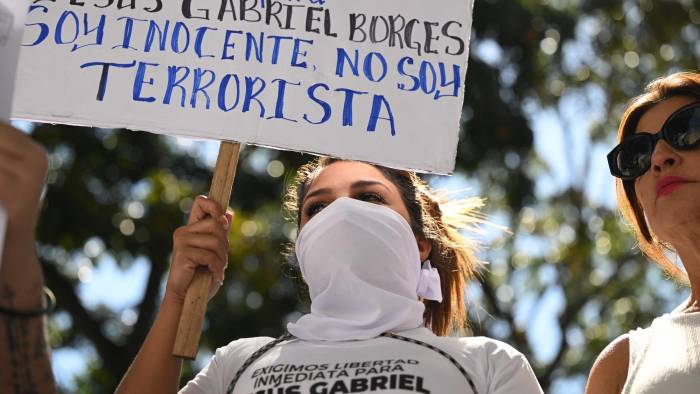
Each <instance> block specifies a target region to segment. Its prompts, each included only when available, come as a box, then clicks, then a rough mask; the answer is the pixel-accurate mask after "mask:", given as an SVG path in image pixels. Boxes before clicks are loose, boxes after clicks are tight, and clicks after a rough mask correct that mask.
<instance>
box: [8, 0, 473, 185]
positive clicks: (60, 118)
mask: <svg viewBox="0 0 700 394" xmlns="http://www.w3.org/2000/svg"><path fill="white" fill-rule="evenodd" d="M471 15H472V0H459V1H445V0H443V1H438V2H435V1H425V0H381V1H378V0H352V1H351V0H196V1H195V0H168V1H166V0H38V1H35V2H33V3H32V5H31V7H30V11H29V14H28V20H27V24H26V26H27V27H26V30H25V34H24V39H23V44H24V47H23V49H22V54H21V56H20V71H19V74H18V84H17V88H16V94H15V106H14V111H13V116H14V117H17V118H22V119H27V120H36V121H44V122H57V123H67V124H78V125H89V126H98V127H109V128H111V127H126V128H130V129H137V130H145V131H151V132H156V133H164V134H174V135H181V136H190V137H204V138H212V139H219V140H232V141H238V142H242V143H248V144H256V145H263V146H271V147H276V148H280V149H289V150H297V151H305V152H312V153H319V154H327V155H331V156H336V157H341V158H347V159H356V160H363V161H368V162H374V163H379V164H384V165H387V166H391V167H399V168H406V169H415V170H421V171H427V172H437V173H451V172H452V171H453V169H454V162H455V156H456V147H457V142H458V134H459V120H460V115H461V110H462V101H463V95H464V90H463V86H464V79H465V77H466V69H467V58H468V50H469V35H470V30H471Z"/></svg>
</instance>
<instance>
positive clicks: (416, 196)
mask: <svg viewBox="0 0 700 394" xmlns="http://www.w3.org/2000/svg"><path fill="white" fill-rule="evenodd" d="M337 161H340V160H338V159H332V158H327V157H323V158H319V159H317V160H315V161H313V162H311V163H308V164H306V165H304V166H302V167H301V168H300V169H299V171H298V172H297V177H296V179H295V181H294V182H293V183H292V184H291V185H290V186H289V188H288V190H287V195H286V197H285V204H284V206H285V209H286V211H287V213H288V216H289V218H290V219H291V220H293V221H295V222H296V223H297V225H298V224H299V223H300V221H301V212H300V208H301V206H302V205H303V201H304V198H305V196H306V193H307V192H308V190H309V187H310V186H311V183H312V182H313V181H314V179H316V177H317V176H318V174H319V173H320V172H321V171H322V170H323V169H324V168H325V167H327V166H329V165H331V164H333V163H334V162H337ZM374 167H375V168H377V169H378V170H379V171H381V172H382V174H383V175H384V176H385V177H386V178H387V179H388V180H389V181H391V182H392V183H393V184H394V185H395V186H396V187H397V188H398V189H399V192H400V193H401V197H402V200H403V202H404V204H405V206H406V208H407V210H408V213H409V216H410V218H411V223H410V225H411V228H412V229H413V232H414V233H415V234H416V236H422V237H425V238H426V239H427V240H428V241H429V242H430V243H431V245H432V250H431V252H430V261H431V263H432V265H433V266H434V267H435V268H436V269H437V270H438V272H439V273H440V280H441V284H442V294H443V301H442V303H440V302H436V301H429V300H425V301H424V304H425V307H426V308H425V314H424V316H423V320H424V322H425V325H426V326H427V327H429V328H430V329H431V330H432V331H433V332H434V333H435V334H437V335H447V334H449V333H450V331H451V330H454V329H463V328H465V327H466V325H467V308H466V305H465V302H464V287H465V284H466V282H467V281H468V280H471V279H472V278H474V276H475V274H476V268H477V266H478V260H477V259H476V257H475V255H474V253H475V250H476V244H475V243H474V242H473V241H471V240H470V239H468V238H467V237H465V236H464V235H463V234H462V233H461V232H460V230H464V229H469V230H476V226H477V225H478V224H479V223H481V222H482V218H481V217H480V216H478V214H477V210H478V209H479V208H481V206H482V205H483V203H482V200H481V199H479V198H468V199H461V200H453V201H447V200H446V199H445V198H444V197H441V196H440V195H438V194H437V193H435V192H433V191H432V190H431V189H430V187H429V186H428V185H427V184H426V183H425V182H423V181H422V180H421V179H420V178H419V177H418V176H417V175H416V174H415V173H413V172H410V171H403V170H396V169H391V168H386V167H382V166H378V165H374ZM287 253H288V254H289V256H290V257H291V256H294V250H293V245H291V247H290V248H289V249H288V251H287Z"/></svg>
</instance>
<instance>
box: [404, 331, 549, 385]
mask: <svg viewBox="0 0 700 394" xmlns="http://www.w3.org/2000/svg"><path fill="white" fill-rule="evenodd" d="M431 334H432V333H431ZM423 336H424V338H427V339H429V340H426V342H428V343H430V344H431V345H433V346H436V347H438V348H440V349H441V350H443V351H446V352H448V353H449V354H451V355H452V356H453V357H455V359H457V360H458V361H459V362H460V363H461V364H463V365H464V366H465V368H467V369H468V370H470V371H472V372H474V373H475V377H476V378H477V380H478V381H479V382H481V384H482V387H485V388H487V389H486V391H487V392H498V393H528V394H529V393H541V392H542V389H541V388H540V386H539V384H538V382H537V378H536V377H535V374H534V372H533V370H532V367H531V366H530V363H529V362H528V361H527V358H526V357H525V355H523V353H522V352H520V351H518V350H517V349H516V348H514V347H513V346H511V345H509V344H507V343H505V342H502V341H499V340H497V339H493V338H487V337H481V336H478V337H438V336H435V335H426V334H425V333H423ZM416 339H422V338H416Z"/></svg>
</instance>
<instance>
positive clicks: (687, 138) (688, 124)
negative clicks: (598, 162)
mask: <svg viewBox="0 0 700 394" xmlns="http://www.w3.org/2000/svg"><path fill="white" fill-rule="evenodd" d="M659 140H664V141H666V142H667V143H668V144H669V145H670V146H671V147H673V148H674V149H678V150H689V149H693V148H695V147H696V146H698V145H699V143H700V102H696V103H693V104H690V105H687V106H685V107H683V108H680V109H679V110H677V111H676V112H674V113H672V114H671V116H669V117H668V119H666V122H664V125H663V126H662V127H661V131H660V132H658V133H656V134H651V133H645V132H640V133H636V134H634V135H631V136H629V137H627V138H625V139H624V140H622V142H620V144H619V145H618V146H616V147H615V149H613V150H612V151H611V152H610V153H608V165H609V166H610V173H611V174H612V175H613V176H616V177H618V178H621V179H623V180H626V181H631V180H634V179H635V178H637V177H638V176H641V175H642V174H644V173H645V172H647V171H648V170H649V168H650V167H651V155H652V153H654V148H655V147H656V144H657V143H658V142H659Z"/></svg>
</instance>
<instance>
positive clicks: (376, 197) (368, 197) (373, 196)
mask: <svg viewBox="0 0 700 394" xmlns="http://www.w3.org/2000/svg"><path fill="white" fill-rule="evenodd" d="M357 199H358V200H362V201H367V202H371V203H375V204H383V203H384V202H385V201H384V197H382V196H381V195H380V194H377V193H361V194H360V195H359V196H357Z"/></svg>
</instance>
